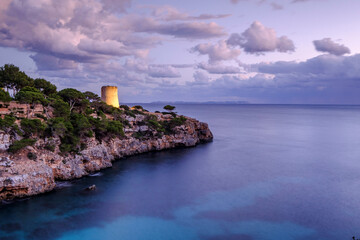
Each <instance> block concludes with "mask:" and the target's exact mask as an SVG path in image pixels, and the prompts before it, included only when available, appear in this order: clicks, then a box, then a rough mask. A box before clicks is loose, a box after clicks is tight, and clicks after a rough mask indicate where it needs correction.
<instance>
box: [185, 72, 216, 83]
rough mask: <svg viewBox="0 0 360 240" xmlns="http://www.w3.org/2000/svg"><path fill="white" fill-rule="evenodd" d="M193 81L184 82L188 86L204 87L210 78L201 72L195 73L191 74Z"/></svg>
mask: <svg viewBox="0 0 360 240" xmlns="http://www.w3.org/2000/svg"><path fill="white" fill-rule="evenodd" d="M193 78H194V81H191V82H186V84H187V85H189V86H205V85H208V84H209V82H210V77H209V75H208V74H206V73H205V72H203V71H195V72H194V74H193Z"/></svg>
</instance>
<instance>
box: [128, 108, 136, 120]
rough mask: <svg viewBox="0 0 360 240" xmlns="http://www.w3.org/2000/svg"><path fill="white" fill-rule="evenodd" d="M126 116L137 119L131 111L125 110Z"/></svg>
mask: <svg viewBox="0 0 360 240" xmlns="http://www.w3.org/2000/svg"><path fill="white" fill-rule="evenodd" d="M125 115H128V116H130V117H133V118H136V115H135V114H134V113H133V111H131V110H125Z"/></svg>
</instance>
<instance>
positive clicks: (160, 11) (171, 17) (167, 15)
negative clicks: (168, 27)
mask: <svg viewBox="0 0 360 240" xmlns="http://www.w3.org/2000/svg"><path fill="white" fill-rule="evenodd" d="M150 8H153V9H154V10H153V13H152V15H153V16H154V17H156V18H157V19H161V20H164V21H178V20H182V21H189V20H208V19H219V18H226V17H229V16H231V14H216V15H214V14H200V15H198V16H190V15H189V14H187V13H185V12H180V11H179V10H177V9H176V8H174V7H172V6H168V5H167V6H161V7H153V6H150Z"/></svg>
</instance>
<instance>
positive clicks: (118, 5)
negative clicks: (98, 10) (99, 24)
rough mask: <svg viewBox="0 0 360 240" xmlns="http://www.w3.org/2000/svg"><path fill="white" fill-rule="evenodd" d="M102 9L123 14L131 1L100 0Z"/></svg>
mask: <svg viewBox="0 0 360 240" xmlns="http://www.w3.org/2000/svg"><path fill="white" fill-rule="evenodd" d="M101 1H102V3H103V5H104V9H106V10H109V11H112V12H125V10H126V9H127V8H129V7H130V6H131V1H132V0H101Z"/></svg>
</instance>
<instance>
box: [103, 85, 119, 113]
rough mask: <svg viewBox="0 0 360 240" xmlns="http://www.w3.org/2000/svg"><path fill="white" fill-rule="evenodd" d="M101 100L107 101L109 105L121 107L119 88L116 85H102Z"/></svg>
mask: <svg viewBox="0 0 360 240" xmlns="http://www.w3.org/2000/svg"><path fill="white" fill-rule="evenodd" d="M101 100H102V101H104V102H106V103H107V104H108V105H111V106H113V107H116V108H118V107H119V97H118V88H117V87H115V86H103V87H101Z"/></svg>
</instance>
